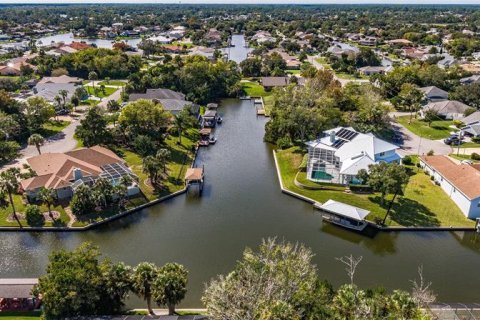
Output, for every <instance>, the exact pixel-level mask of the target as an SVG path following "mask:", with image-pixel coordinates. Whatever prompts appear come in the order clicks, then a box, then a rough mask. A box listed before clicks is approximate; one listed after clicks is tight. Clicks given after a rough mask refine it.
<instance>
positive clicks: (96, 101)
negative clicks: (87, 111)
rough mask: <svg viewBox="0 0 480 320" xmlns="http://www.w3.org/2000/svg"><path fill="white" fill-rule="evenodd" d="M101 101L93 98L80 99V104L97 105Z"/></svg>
mask: <svg viewBox="0 0 480 320" xmlns="http://www.w3.org/2000/svg"><path fill="white" fill-rule="evenodd" d="M99 103H100V100H92V99H87V100H82V101H80V105H82V106H92V107H93V106H96V105H97V104H99Z"/></svg>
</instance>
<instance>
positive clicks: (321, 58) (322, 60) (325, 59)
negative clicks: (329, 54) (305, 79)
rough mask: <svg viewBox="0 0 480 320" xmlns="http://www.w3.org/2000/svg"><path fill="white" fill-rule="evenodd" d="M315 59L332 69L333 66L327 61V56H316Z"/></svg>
mask: <svg viewBox="0 0 480 320" xmlns="http://www.w3.org/2000/svg"><path fill="white" fill-rule="evenodd" d="M315 61H316V62H318V63H320V64H321V65H322V66H323V67H324V68H325V69H329V70H331V69H332V67H331V66H330V64H329V63H328V61H327V58H325V57H318V58H315Z"/></svg>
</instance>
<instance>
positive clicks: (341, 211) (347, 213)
mask: <svg viewBox="0 0 480 320" xmlns="http://www.w3.org/2000/svg"><path fill="white" fill-rule="evenodd" d="M314 206H315V208H317V209H320V210H323V211H327V212H330V213H333V214H336V215H340V216H344V217H347V218H350V219H354V220H358V221H363V220H365V217H366V216H368V214H369V213H370V211H368V210H365V209H362V208H358V207H354V206H351V205H349V204H345V203H342V202H338V201H335V200H331V199H330V200H328V201H327V202H325V203H324V204H321V203H318V202H317V203H315V205H314Z"/></svg>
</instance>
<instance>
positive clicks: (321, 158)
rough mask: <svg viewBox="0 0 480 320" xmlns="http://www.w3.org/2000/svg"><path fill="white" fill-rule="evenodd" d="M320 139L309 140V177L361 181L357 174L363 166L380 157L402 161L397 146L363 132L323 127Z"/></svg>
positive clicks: (333, 181) (366, 167) (322, 179)
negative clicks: (322, 134) (325, 129)
mask: <svg viewBox="0 0 480 320" xmlns="http://www.w3.org/2000/svg"><path fill="white" fill-rule="evenodd" d="M323 133H324V136H323V137H322V138H320V139H317V140H314V141H309V142H307V146H308V161H307V179H309V180H311V181H316V182H329V183H338V184H350V183H353V184H355V183H361V181H359V180H358V179H357V178H356V176H357V174H358V172H359V171H360V170H361V169H365V170H367V171H368V167H369V166H370V165H372V164H375V163H379V162H381V161H384V162H387V163H390V162H398V163H400V161H401V156H400V155H399V154H398V153H397V149H398V148H399V147H398V146H396V145H394V144H392V143H390V142H387V141H384V140H382V139H379V138H377V137H375V136H374V135H373V134H371V133H367V134H364V133H361V132H358V131H355V130H354V129H353V128H351V127H349V128H344V127H338V128H334V129H330V130H327V131H324V132H323Z"/></svg>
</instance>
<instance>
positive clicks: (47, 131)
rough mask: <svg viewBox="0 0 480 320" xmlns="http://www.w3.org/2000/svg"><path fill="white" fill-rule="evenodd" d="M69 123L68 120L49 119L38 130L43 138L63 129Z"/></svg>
mask: <svg viewBox="0 0 480 320" xmlns="http://www.w3.org/2000/svg"><path fill="white" fill-rule="evenodd" d="M69 124H70V122H68V121H56V120H50V121H48V122H46V123H45V124H44V125H43V128H42V129H41V130H40V134H41V135H42V136H43V137H45V138H46V137H49V136H52V135H54V134H57V133H59V132H61V131H63V129H65V128H66V127H67V126H68V125H69Z"/></svg>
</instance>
